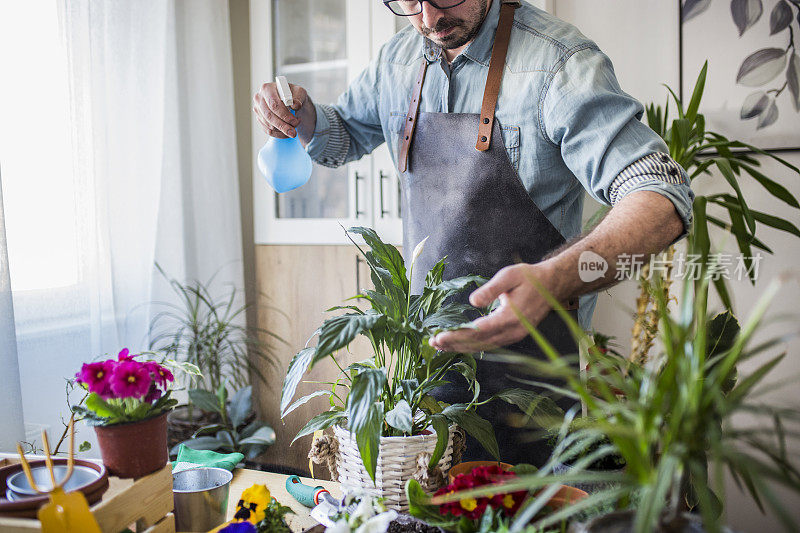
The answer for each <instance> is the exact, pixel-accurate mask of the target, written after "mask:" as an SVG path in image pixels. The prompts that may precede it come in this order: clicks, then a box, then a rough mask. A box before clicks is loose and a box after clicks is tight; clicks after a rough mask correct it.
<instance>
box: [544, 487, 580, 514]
mask: <svg viewBox="0 0 800 533" xmlns="http://www.w3.org/2000/svg"><path fill="white" fill-rule="evenodd" d="M588 497H589V494H587V493H586V491H584V490H581V489H578V488H575V487H570V486H569V485H561V488H560V489H558V492H556V493H555V494H553V496H552V497H551V498H550V500H549V501H548V502H547V507H549V508H550V509H552V510H553V511H558V510H559V509H561V508H563V507H566V506H567V505H569V504H572V503H575V502H579V501H581V500H582V499H584V498H588Z"/></svg>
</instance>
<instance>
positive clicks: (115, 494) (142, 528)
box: [0, 456, 175, 533]
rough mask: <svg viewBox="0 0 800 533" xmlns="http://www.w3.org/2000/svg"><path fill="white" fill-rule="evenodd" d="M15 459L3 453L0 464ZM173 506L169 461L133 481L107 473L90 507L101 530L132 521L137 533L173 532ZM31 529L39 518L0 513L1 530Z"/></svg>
mask: <svg viewBox="0 0 800 533" xmlns="http://www.w3.org/2000/svg"><path fill="white" fill-rule="evenodd" d="M31 459H33V457H31ZM18 462H19V460H18V459H16V458H14V457H8V456H6V457H5V458H0V467H3V466H6V465H9V464H14V463H18ZM172 508H173V500H172V466H171V465H170V464H169V463H168V464H167V466H165V467H164V468H162V469H161V470H159V471H158V472H155V473H153V474H150V475H149V476H145V477H143V478H139V479H137V480H136V481H134V480H132V479H120V478H118V477H114V476H109V477H108V490H107V491H106V493H105V494H103V498H102V499H101V500H100V501H99V502H97V503H96V504H94V505H93V506H92V507H91V511H92V514H93V515H94V517H95V519H96V520H97V523H98V524H99V525H100V529H101V530H102V531H103V533H119V532H120V531H122V530H124V529H125V528H126V527H131V526H132V525H133V524H135V525H136V526H135V530H136V531H137V532H138V533H175V516H174V515H173V513H172ZM33 531H41V524H40V523H39V521H38V520H33V519H28V518H3V517H0V533H31V532H33Z"/></svg>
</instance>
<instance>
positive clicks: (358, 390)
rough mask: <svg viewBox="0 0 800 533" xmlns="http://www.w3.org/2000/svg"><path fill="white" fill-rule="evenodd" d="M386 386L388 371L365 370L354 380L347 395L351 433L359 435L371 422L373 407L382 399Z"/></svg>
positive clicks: (347, 410)
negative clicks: (364, 426) (382, 392)
mask: <svg viewBox="0 0 800 533" xmlns="http://www.w3.org/2000/svg"><path fill="white" fill-rule="evenodd" d="M385 385H386V371H385V370H384V369H382V368H380V369H371V368H370V369H365V370H363V371H361V372H359V373H358V374H356V376H355V377H354V378H353V383H352V385H351V387H350V393H349V394H348V395H347V406H346V412H347V420H348V426H349V428H350V431H352V432H354V433H358V430H359V429H361V428H362V427H363V425H364V424H366V423H367V422H369V416H370V415H371V413H372V406H373V405H374V404H375V402H377V401H378V400H379V399H380V396H381V391H382V390H383V387H384V386H385Z"/></svg>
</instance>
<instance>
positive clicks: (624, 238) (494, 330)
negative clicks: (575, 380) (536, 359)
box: [430, 191, 684, 352]
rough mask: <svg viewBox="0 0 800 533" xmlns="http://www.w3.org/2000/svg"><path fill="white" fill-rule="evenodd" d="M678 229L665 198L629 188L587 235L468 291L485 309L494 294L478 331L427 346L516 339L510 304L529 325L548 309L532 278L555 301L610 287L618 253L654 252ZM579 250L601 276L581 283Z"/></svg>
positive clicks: (489, 345)
mask: <svg viewBox="0 0 800 533" xmlns="http://www.w3.org/2000/svg"><path fill="white" fill-rule="evenodd" d="M683 230H684V226H683V221H682V219H681V217H680V216H679V215H678V213H677V211H676V210H675V207H674V205H673V204H672V202H671V201H670V200H669V199H667V198H666V197H664V196H662V195H661V194H658V193H656V192H652V191H637V192H633V193H631V194H629V195H627V196H625V197H624V198H623V199H622V200H620V201H619V203H618V204H616V205H615V206H614V207H613V208H612V209H611V210H610V211H609V212H608V214H607V215H606V217H605V218H604V219H603V220H602V221H601V222H600V224H598V225H597V227H595V228H594V229H593V230H592V231H591V232H590V233H588V234H587V235H584V236H583V237H581V238H580V239H579V240H577V241H574V242H572V243H568V244H567V245H565V246H564V247H563V248H562V249H561V250H560V251H557V252H556V253H555V254H554V255H553V256H551V257H549V258H547V259H545V260H544V261H541V262H539V263H536V264H532V265H531V264H518V265H511V266H508V267H505V268H504V269H502V270H500V271H499V272H498V273H497V274H496V275H495V276H494V277H492V279H491V280H489V282H487V283H486V284H485V285H483V286H482V287H480V288H479V289H477V290H476V291H474V292H473V293H472V294H471V295H470V303H472V305H474V306H476V307H486V306H488V305H489V304H491V303H492V302H493V301H494V300H495V299H497V298H500V306H499V307H498V308H497V309H495V310H494V311H493V312H492V313H491V314H489V315H488V316H486V317H482V318H479V319H477V320H476V321H475V322H474V324H475V326H476V327H477V328H478V329H462V330H458V331H448V332H444V333H440V334H439V335H437V336H436V337H434V338H432V339H431V342H430V344H431V346H433V347H434V348H436V349H438V350H444V351H463V352H473V351H480V350H490V349H496V348H499V347H501V346H505V345H508V344H511V343H513V342H517V341H519V340H521V339H522V338H524V337H525V336H527V335H528V331H527V330H526V329H525V327H524V326H523V325H522V323H521V322H520V321H519V319H518V318H517V314H516V312H515V311H514V309H515V308H516V310H517V312H519V313H522V315H523V316H525V317H526V318H527V319H528V321H529V322H531V323H532V324H534V325H536V324H538V323H539V322H540V321H541V320H542V319H543V318H544V317H545V316H546V315H547V313H549V312H550V310H551V307H550V305H549V304H548V303H547V300H546V299H545V298H544V297H543V296H542V295H541V294H540V293H539V291H538V289H537V288H536V286H535V285H534V284H533V283H532V281H531V280H532V279H535V280H536V281H537V282H538V283H540V284H541V285H542V287H544V288H545V289H546V290H547V291H548V292H550V293H551V294H552V295H553V296H554V297H555V298H556V299H557V300H558V301H561V302H566V301H567V300H569V299H573V298H577V297H578V296H580V295H582V294H586V293H588V292H593V291H596V290H598V289H602V288H604V287H608V286H610V285H613V284H614V283H615V275H616V272H617V266H618V264H617V258H618V257H619V256H620V255H622V254H645V255H649V254H652V253H657V252H660V251H661V250H663V249H664V248H666V247H667V246H669V244H670V243H672V242H673V241H675V239H677V238H678V236H679V235H680V234H681V233H682V232H683ZM584 252H593V253H595V254H597V255H599V256H600V257H602V258H603V259H604V260H605V261H606V262H607V263H608V267H609V268H608V270H607V271H606V272H605V274H604V275H603V276H602V277H600V278H598V279H596V280H594V281H591V282H589V283H586V282H583V281H582V280H581V278H580V276H579V274H578V262H579V261H580V257H581V254H582V253H584Z"/></svg>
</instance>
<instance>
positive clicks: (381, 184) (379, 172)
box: [378, 170, 389, 218]
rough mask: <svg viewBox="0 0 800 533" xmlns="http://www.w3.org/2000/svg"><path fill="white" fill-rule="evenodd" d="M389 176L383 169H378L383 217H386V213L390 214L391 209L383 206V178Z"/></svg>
mask: <svg viewBox="0 0 800 533" xmlns="http://www.w3.org/2000/svg"><path fill="white" fill-rule="evenodd" d="M388 178H389V176H388V175H386V174H385V173H384V172H383V170H379V171H378V186H379V187H380V192H379V194H378V198H379V202H380V209H381V218H384V217H385V216H386V215H388V214H389V211H388V210H387V209H386V208H385V207H383V180H385V179H388Z"/></svg>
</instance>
